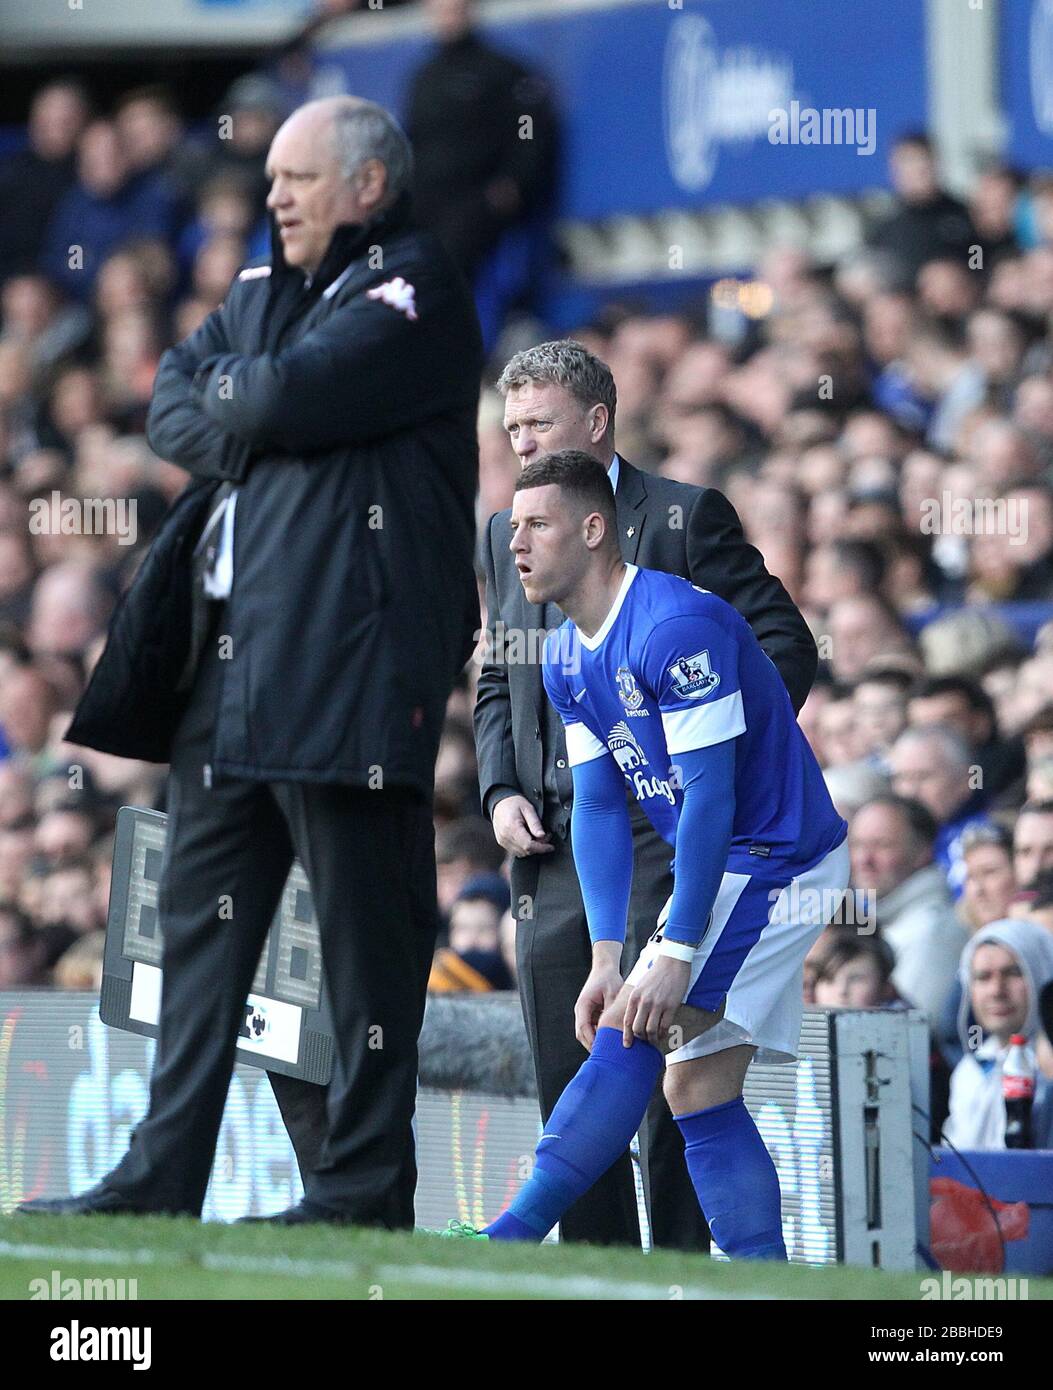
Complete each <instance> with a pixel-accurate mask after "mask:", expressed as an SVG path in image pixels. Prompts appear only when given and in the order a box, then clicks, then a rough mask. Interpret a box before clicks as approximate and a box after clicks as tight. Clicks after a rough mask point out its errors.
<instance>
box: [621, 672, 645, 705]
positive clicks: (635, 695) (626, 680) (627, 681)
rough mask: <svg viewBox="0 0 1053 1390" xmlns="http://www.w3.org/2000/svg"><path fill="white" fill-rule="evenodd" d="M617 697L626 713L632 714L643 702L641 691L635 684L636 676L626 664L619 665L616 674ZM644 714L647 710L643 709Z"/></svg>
mask: <svg viewBox="0 0 1053 1390" xmlns="http://www.w3.org/2000/svg"><path fill="white" fill-rule="evenodd" d="M616 679H617V681H618V699H619V700H621V702H622V704H623V705H624V706H625V712H626V714H633V713H635V711H636V710H638V709H639V708H640V706H641V705H642V704H643V691H642V690H641V689H640V687H639V686H638V685H637V684H636V677H635V676H634V675H633V673H632V672H631V671H630V670H629V668H628V666H619V667H618V674H617V678H616ZM644 713H645V714H646V713H647V711H646V710H644Z"/></svg>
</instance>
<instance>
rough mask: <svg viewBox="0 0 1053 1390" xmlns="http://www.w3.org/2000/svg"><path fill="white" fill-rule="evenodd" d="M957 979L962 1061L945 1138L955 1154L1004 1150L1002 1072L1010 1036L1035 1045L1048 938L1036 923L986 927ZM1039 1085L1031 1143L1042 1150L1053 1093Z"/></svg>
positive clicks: (1049, 960)
mask: <svg viewBox="0 0 1053 1390" xmlns="http://www.w3.org/2000/svg"><path fill="white" fill-rule="evenodd" d="M959 973H960V977H961V983H962V1002H961V1005H960V1007H959V1010H958V1031H959V1034H960V1036H961V1040H962V1048H963V1054H962V1060H961V1061H960V1062H959V1063H958V1065H957V1066H956V1067H955V1069H954V1071H953V1073H952V1075H951V1110H950V1115H949V1117H948V1119H947V1122H946V1124H945V1125H944V1127H943V1135H944V1138H945V1139H949V1140H950V1142H951V1143H952V1144H954V1145H955V1146H956V1147H957V1148H959V1149H1003V1148H1005V1122H1006V1117H1005V1102H1004V1100H1003V1098H1002V1065H1003V1063H1004V1062H1005V1059H1006V1057H1007V1056H1008V1053H1009V1039H1010V1038H1011V1037H1012V1035H1013V1034H1014V1033H1022V1034H1023V1035H1024V1037H1026V1038H1027V1040H1028V1043H1029V1045H1030V1046H1031V1047H1032V1048H1034V1046H1035V1043H1036V1041H1037V1038H1038V1035H1039V1015H1038V998H1039V994H1040V993H1041V991H1042V989H1043V987H1044V986H1045V985H1046V984H1047V983H1048V982H1049V981H1050V980H1053V935H1051V934H1050V933H1049V932H1048V931H1046V929H1045V928H1044V927H1041V926H1039V925H1038V923H1037V922H1026V921H1022V920H1019V919H1017V918H1006V919H1005V920H1004V921H1001V922H992V923H991V924H990V926H987V927H981V928H980V930H979V931H978V932H977V933H976V934H975V935H974V936H973V937H971V938H970V940H969V941H968V943H967V944H966V947H965V949H964V950H963V951H962V958H961V965H960V971H959ZM970 1010H971V1017H972V1019H973V1020H975V1021H974V1022H970ZM1037 1083H1038V1084H1037V1087H1036V1091H1035V1104H1034V1107H1033V1109H1032V1115H1031V1124H1032V1142H1033V1146H1034V1147H1035V1148H1036V1149H1046V1148H1049V1147H1050V1146H1051V1145H1053V1088H1051V1086H1050V1083H1049V1082H1048V1081H1046V1079H1045V1078H1044V1077H1042V1076H1041V1075H1038V1076H1037Z"/></svg>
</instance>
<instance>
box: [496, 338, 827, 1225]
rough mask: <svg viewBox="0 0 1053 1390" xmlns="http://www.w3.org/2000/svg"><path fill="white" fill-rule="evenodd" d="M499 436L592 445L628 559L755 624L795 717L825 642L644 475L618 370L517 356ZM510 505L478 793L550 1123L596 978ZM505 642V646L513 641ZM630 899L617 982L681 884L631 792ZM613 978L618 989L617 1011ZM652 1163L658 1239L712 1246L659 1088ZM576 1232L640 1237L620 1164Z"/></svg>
mask: <svg viewBox="0 0 1053 1390" xmlns="http://www.w3.org/2000/svg"><path fill="white" fill-rule="evenodd" d="M497 385H498V389H499V390H500V391H501V393H502V395H504V397H505V428H506V429H507V430H508V434H509V438H510V439H511V442H512V447H513V449H515V451H516V453H517V454H518V456H519V458H520V460H521V462H522V463H523V465H524V466H525V465H526V464H527V463H529V462H530V461H531V460H532V459H533V458H537V457H540V455H542V454H545V453H552V452H553V451H555V450H559V449H582V450H584V451H585V452H587V453H589V454H591V455H592V456H593V457H594V458H596V459H598V460H599V461H600V462H601V463H602V464H603V465H604V467H606V468H607V469H608V471H609V473H610V476H611V482H612V484H613V486H614V491H615V502H616V505H617V512H618V534H619V539H620V541H621V547H622V554H623V557H624V558H625V560H626V561H628V562H630V563H633V564H637V565H643V566H645V567H647V568H651V569H660V570H666V571H668V572H669V573H671V574H678V575H681V576H682V577H684V578H685V579H689V580H690V581H691V582H692V583H693V584H697V585H698V586H699V587H700V588H703V589H710V590H712V592H713V593H715V594H718V595H719V596H720V597H721V598H723V599H725V600H727V602H729V603H732V604H734V606H735V607H736V608H737V609H738V610H739V612H740V613H742V615H743V617H745V618H746V619H747V621H748V622H749V624H750V626H751V627H752V628H753V631H754V633H755V634H756V636H757V638H758V640H759V641H760V643H761V646H762V647H763V648H764V650H765V651H766V652H767V653H768V655H769V656H770V657H771V659H772V661H773V662H774V663H775V665H776V666H777V667H778V669H779V672H780V674H781V675H782V678H783V680H784V681H785V683H786V687H787V689H788V690H789V692H790V696H791V699H792V700H793V703H794V707H795V709H798V710H799V709H800V707H801V705H802V704H803V703H804V699H805V697H806V695H807V694H808V691H809V689H810V688H811V683H812V680H813V678H814V676H815V669H816V662H817V653H816V648H815V643H814V641H813V640H812V637H811V634H810V633H809V631H808V628H807V627H806V625H805V622H804V619H803V618H802V617H801V615H800V613H798V611H797V609H796V607H795V606H794V604H793V601H792V600H791V599H790V597H789V595H788V594H787V592H786V590H785V589H784V588H783V586H782V584H780V582H779V581H778V579H776V578H774V577H773V576H772V575H770V574H769V573H768V572H767V570H766V569H765V567H764V561H763V560H762V558H761V556H760V554H759V553H758V552H757V551H756V550H755V549H754V548H753V547H752V546H751V545H748V544H747V543H746V541H745V539H744V537H743V534H742V527H741V525H740V523H739V519H738V517H737V516H736V514H735V510H734V508H733V507H732V506H731V504H730V503H729V502H728V500H727V498H726V497H724V496H723V495H722V494H721V493H719V492H717V491H716V490H715V489H713V488H698V487H690V486H688V485H686V484H684V483H677V482H672V481H671V480H669V479H667V478H660V477H655V476H653V475H651V474H646V473H642V472H640V470H639V469H636V468H634V467H633V466H632V465H631V464H630V463H628V462H627V461H626V460H625V459H623V458H620V457H619V456H618V454H617V453H616V452H615V447H614V414H615V406H616V401H617V393H616V390H615V384H614V378H613V376H612V375H611V372H610V369H609V368H608V367H607V366H606V365H605V364H604V363H603V362H601V361H600V360H599V359H598V358H596V357H594V356H593V355H592V354H591V353H589V352H587V351H586V350H585V348H584V347H582V346H581V344H579V343H574V342H570V341H564V342H553V343H542V344H541V345H540V346H539V347H535V348H531V349H529V350H528V351H526V352H521V353H517V354H516V356H515V357H513V358H512V360H511V361H510V362H509V363H508V365H507V366H506V367H505V369H504V371H503V372H502V374H501V377H500V380H499V381H498V383H497ZM510 516H511V512H510V510H509V511H503V512H498V513H496V514H495V515H494V516H493V517H491V518H490V522H489V525H488V527H487V532H486V535H485V537H484V541H483V566H484V569H485V572H486V602H487V629H488V634H489V643H490V645H489V651H488V654H487V657H486V660H485V661H484V665H483V669H482V672H481V674H480V678H479V694H478V699H477V702H476V707H475V734H476V744H477V747H478V756H479V777H480V792H481V796H482V805H483V809H484V812H485V814H486V815H487V816H489V817H490V819H491V821H492V823H493V827H494V834H495V835H496V836H497V839H498V841H499V842H500V843H501V844H502V845H503V846H504V848H505V849H507V850H508V851H509V852H510V853H511V854H512V855H513V856H514V857H513V860H512V890H513V911H514V912H515V914H516V919H517V923H518V926H517V931H516V957H517V963H518V973H519V982H520V990H521V993H522V1001H523V1013H524V1016H525V1019H526V1026H527V1033H528V1035H529V1038H530V1045H531V1050H532V1052H533V1055H534V1067H535V1072H536V1076H537V1085H538V1096H539V1100H540V1104H541V1113H542V1116H543V1117H544V1118H545V1119H547V1118H548V1115H549V1114H550V1112H551V1110H552V1107H553V1106H554V1104H555V1102H556V1100H557V1099H558V1098H559V1096H560V1094H561V1092H562V1090H563V1089H564V1087H565V1086H566V1085H567V1083H568V1082H569V1081H570V1079H571V1077H572V1076H573V1075H574V1073H575V1072H576V1071H577V1070H578V1068H579V1067H580V1065H581V1061H582V1057H581V1051H582V1049H581V1046H580V1044H579V1043H578V1042H577V1040H576V1038H575V1036H574V1006H575V1002H576V1001H577V999H578V996H579V994H580V993H581V990H582V988H583V986H584V984H585V980H586V978H587V976H588V975H589V968H590V964H591V948H590V944H589V933H588V926H587V923H586V920H585V909H584V905H583V903H582V899H581V890H580V888H579V885H578V880H577V875H576V873H575V870H574V862H573V858H572V855H571V849H570V843H569V834H570V812H571V796H572V783H571V774H570V769H569V768H568V766H567V750H566V743H565V740H564V736H563V730H562V727H561V725H560V721H559V718H558V716H557V715H556V713H555V711H554V710H553V709H552V708H551V706H550V704H549V702H548V701H547V700H546V698H545V694H544V690H543V687H542V683H541V666H540V656H541V646H542V643H543V640H544V633H545V632H546V631H548V630H551V629H552V628H555V627H558V626H559V625H560V623H561V622H562V621H563V617H564V615H563V614H562V613H561V612H560V611H559V609H558V608H557V607H556V606H555V605H554V604H546V605H544V606H543V607H542V606H539V605H536V604H532V603H529V602H527V599H526V596H525V594H524V593H523V587H522V584H521V583H520V581H519V575H518V574H517V572H516V567H515V563H514V558H513V556H512V553H511V551H510V550H509V542H510V540H511V529H510ZM510 639H511V640H510ZM628 800H629V805H630V814H631V817H632V825H633V891H632V900H631V902H630V908H629V924H628V932H627V937H626V955H625V957H624V958H623V960H622V963H621V964H622V970H623V973H628V971H629V970H630V969H631V967H632V965H633V964H634V963H635V961H636V957H637V956H638V955H639V953H640V951H641V950H642V948H643V946H644V944H645V943H646V941H647V939H648V937H650V935H651V934H652V932H653V931H654V929H655V925H656V922H657V918H658V914H659V911H660V910H661V907H662V905H663V903H664V902H665V901H666V899H667V898H668V897H669V895H670V893H671V892H672V874H671V872H670V869H669V847H668V845H667V844H666V843H665V842H664V841H663V840H662V839H661V838H660V836H659V835H658V834H657V833H656V832H655V831H654V829H653V828H652V826H651V824H650V822H649V821H647V820H646V818H645V817H644V815H643V814H642V813H641V812H640V811H639V809H638V806H637V803H636V800H635V798H634V797H631V796H630V797H628ZM619 984H620V981H615V980H613V979H612V981H611V982H610V991H609V992H610V998H607V997H604V999H603V1000H602V1001H598V1002H602V1004H603V1005H604V1006H606V1005H608V1004H609V1003H610V1002H611V1000H612V999H613V998H614V997H615V994H616V993H617V988H618V986H619ZM643 1147H644V1153H643V1155H642V1158H643V1161H644V1165H645V1170H646V1172H647V1173H648V1177H649V1187H650V1193H651V1201H650V1211H649V1215H650V1224H651V1235H652V1240H653V1241H654V1243H655V1244H657V1245H665V1246H673V1247H676V1248H680V1249H699V1248H706V1246H707V1244H708V1235H707V1233H706V1230H705V1225H704V1222H703V1221H702V1218H701V1214H700V1212H699V1210H698V1202H697V1200H696V1199H695V1196H694V1192H693V1189H692V1187H691V1184H690V1181H689V1179H688V1173H687V1168H686V1165H685V1162H684V1153H683V1140H682V1139H681V1138H680V1135H679V1133H678V1131H677V1129H676V1126H675V1125H674V1124H673V1122H672V1119H671V1117H670V1115H669V1111H668V1108H667V1107H666V1105H665V1102H664V1101H663V1100H662V1098H661V1096H660V1095H659V1096H658V1097H657V1099H656V1100H655V1102H653V1103H652V1106H651V1110H650V1112H649V1115H648V1124H647V1134H646V1136H645V1143H644V1145H643ZM561 1231H562V1235H563V1238H564V1239H566V1240H588V1241H594V1242H597V1243H602V1244H638V1243H639V1222H638V1218H637V1206H636V1192H635V1185H634V1182H633V1175H632V1168H631V1162H630V1159H629V1156H628V1155H627V1154H626V1155H625V1156H623V1158H622V1159H620V1160H619V1161H618V1162H617V1163H616V1164H615V1165H614V1167H613V1168H611V1169H610V1170H609V1171H608V1172H607V1174H606V1175H605V1176H604V1177H603V1179H602V1180H601V1181H600V1182H598V1183H597V1184H596V1185H595V1186H594V1187H593V1188H592V1189H591V1191H590V1192H589V1193H587V1194H586V1196H585V1197H583V1198H582V1199H581V1200H580V1201H579V1202H578V1203H577V1204H576V1205H575V1206H574V1207H572V1208H571V1209H570V1211H568V1212H567V1214H566V1216H565V1217H564V1219H563V1222H562V1223H561Z"/></svg>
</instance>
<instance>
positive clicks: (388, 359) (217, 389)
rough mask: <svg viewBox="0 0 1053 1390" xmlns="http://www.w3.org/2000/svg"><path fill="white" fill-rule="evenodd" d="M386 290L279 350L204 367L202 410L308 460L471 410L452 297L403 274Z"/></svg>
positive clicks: (265, 444) (231, 356)
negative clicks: (455, 344) (455, 348)
mask: <svg viewBox="0 0 1053 1390" xmlns="http://www.w3.org/2000/svg"><path fill="white" fill-rule="evenodd" d="M377 288H379V287H377ZM385 294H386V296H387V297H386V298H381V297H380V296H377V297H376V298H373V299H371V298H369V294H368V292H367V293H364V294H360V295H358V296H356V297H355V298H354V299H352V300H351V301H350V302H349V303H347V304H345V305H343V306H342V307H341V308H339V309H337V310H335V311H334V312H333V313H332V314H330V316H329V318H328V319H326V321H325V322H324V323H322V324H319V326H318V327H317V328H314V329H312V330H311V331H310V332H309V333H306V334H305V335H304V336H303V338H302V339H300V341H299V342H297V343H296V344H295V345H293V346H291V347H289V348H286V349H283V350H282V351H281V352H276V353H273V352H264V353H259V354H255V355H245V354H241V353H231V352H221V353H220V354H218V355H217V356H215V357H213V358H211V359H210V360H208V361H206V362H205V363H203V364H202V366H201V368H200V369H199V371H198V373H197V378H196V384H195V390H196V391H197V394H198V399H199V400H200V403H201V408H202V410H203V411H204V413H205V414H206V415H207V416H208V418H209V419H210V420H212V421H213V422H214V423H215V424H217V425H218V426H219V427H220V428H221V429H223V430H225V431H227V432H228V433H230V434H232V435H235V436H236V437H237V438H238V439H242V440H244V441H245V442H246V443H248V444H250V445H252V446H254V447H255V448H258V449H267V450H274V451H276V452H278V453H289V454H293V455H295V456H296V457H297V458H300V457H302V455H303V454H304V453H320V452H323V451H325V450H327V449H335V448H339V447H346V446H348V445H354V444H358V443H364V442H367V441H368V440H370V439H377V438H381V437H383V436H384V435H387V434H394V433H397V432H399V431H402V430H408V429H412V428H413V427H414V426H416V425H419V424H421V423H423V422H424V421H426V420H429V419H432V418H434V416H436V415H439V414H442V413H445V412H447V411H451V410H454V409H457V408H460V407H462V406H468V405H471V404H472V402H473V400H474V395H473V392H474V389H475V388H474V383H473V382H472V373H471V370H469V369H468V367H469V366H470V365H471V364H466V363H465V361H464V360H463V357H462V356H461V355H460V354H459V353H457V352H451V351H450V333H451V328H452V329H453V332H454V335H455V337H458V336H459V331H458V330H457V328H456V325H451V324H450V322H449V315H448V314H447V313H446V312H445V310H446V308H447V307H449V311H450V313H455V312H456V309H455V307H454V305H453V302H452V299H451V297H450V296H449V295H447V294H445V293H444V291H443V289H442V287H441V286H440V285H437V284H435V283H434V282H433V283H430V284H429V283H426V282H422V283H419V284H417V285H415V286H414V285H407V284H406V282H405V281H402V280H401V279H400V277H395V278H394V279H393V280H391V281H389V282H388V285H387V286H385Z"/></svg>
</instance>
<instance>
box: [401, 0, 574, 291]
mask: <svg viewBox="0 0 1053 1390" xmlns="http://www.w3.org/2000/svg"><path fill="white" fill-rule="evenodd" d="M426 8H427V10H428V17H429V18H430V19H431V21H432V23H433V25H434V27H435V29H436V31H437V35H438V39H439V44H438V47H437V48H436V49H435V51H434V52H433V53H431V54H430V55H429V56H428V57H427V58H426V59H425V61H424V63H423V64H422V65H421V66H420V67H419V68H418V69H417V71H416V72H415V73H414V74H413V78H412V80H411V82H410V87H409V92H408V96H407V115H406V130H407V133H408V134H409V137H410V139H411V140H412V142H413V151H414V154H415V156H416V170H417V173H416V180H415V183H414V194H415V197H414V206H415V207H416V209H417V215H418V217H419V218H420V220H421V224H422V225H423V226H425V227H429V228H431V230H433V231H434V232H435V233H436V234H437V235H438V236H439V238H440V239H441V241H442V243H443V245H444V246H445V247H446V249H447V250H448V251H449V252H450V254H451V255H452V256H453V258H454V260H455V261H456V262H457V264H458V265H459V266H460V267H461V269H462V270H463V271H464V273H465V274H466V275H467V276H468V277H469V278H470V279H471V278H474V277H475V274H476V272H477V271H478V269H479V267H480V264H481V263H482V262H483V260H484V259H485V257H486V256H487V254H488V253H489V252H490V251H492V250H493V248H494V246H495V245H496V244H497V241H498V239H499V238H500V236H501V234H502V233H503V232H505V231H506V230H507V229H508V228H509V227H512V226H514V225H515V224H516V223H517V222H520V221H521V220H523V219H524V218H525V217H528V216H537V214H538V213H539V211H541V212H543V211H544V210H545V209H546V208H547V206H548V202H549V199H550V197H551V194H552V191H553V184H554V180H555V169H556V148H557V120H556V114H555V109H554V107H553V103H552V97H551V94H550V91H549V86H548V83H547V82H546V81H545V80H544V78H543V77H542V76H541V75H540V74H539V73H536V72H531V71H529V70H528V69H526V68H524V67H523V66H521V65H520V64H519V63H517V62H516V61H515V60H514V59H513V58H510V57H509V56H508V54H507V53H502V52H501V51H500V50H498V49H496V48H492V47H491V46H490V45H489V44H488V43H486V42H485V41H484V40H483V39H482V38H481V37H480V35H479V34H478V33H477V31H476V30H475V28H474V26H473V16H472V5H471V4H470V3H469V0H428V4H427V6H426Z"/></svg>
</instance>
